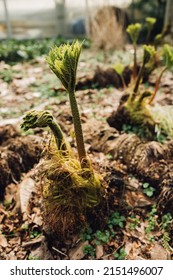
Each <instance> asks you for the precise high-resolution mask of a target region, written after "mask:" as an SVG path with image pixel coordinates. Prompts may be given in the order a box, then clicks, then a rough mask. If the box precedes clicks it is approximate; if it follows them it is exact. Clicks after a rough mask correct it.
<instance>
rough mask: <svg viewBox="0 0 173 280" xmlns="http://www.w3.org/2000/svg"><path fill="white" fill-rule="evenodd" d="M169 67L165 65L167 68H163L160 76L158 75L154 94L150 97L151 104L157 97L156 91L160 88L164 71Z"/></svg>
mask: <svg viewBox="0 0 173 280" xmlns="http://www.w3.org/2000/svg"><path fill="white" fill-rule="evenodd" d="M167 69H168V67H165V68H163V70H162V71H161V73H160V75H159V77H158V79H157V81H156V84H155V88H154V92H153V94H152V96H151V98H150V100H149V102H148V103H149V104H151V103H152V102H153V100H154V98H155V96H156V93H157V92H158V89H159V85H160V82H161V78H162V76H163V73H164V72H165V71H166V70H167Z"/></svg>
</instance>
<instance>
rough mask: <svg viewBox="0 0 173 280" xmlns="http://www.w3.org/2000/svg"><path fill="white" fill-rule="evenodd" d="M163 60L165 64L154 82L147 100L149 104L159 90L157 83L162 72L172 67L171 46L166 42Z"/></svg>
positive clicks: (158, 83)
mask: <svg viewBox="0 0 173 280" xmlns="http://www.w3.org/2000/svg"><path fill="white" fill-rule="evenodd" d="M162 54H163V62H164V64H165V66H164V67H163V69H162V70H161V72H160V75H159V77H158V78H157V80H156V84H155V88H154V92H153V94H152V96H151V98H150V100H149V104H151V103H152V102H153V100H154V98H155V96H156V94H157V92H158V90H159V85H160V82H161V79H162V76H163V74H164V72H165V71H166V70H168V69H170V70H172V69H173V47H171V46H169V45H168V44H165V45H164V46H163V51H162Z"/></svg>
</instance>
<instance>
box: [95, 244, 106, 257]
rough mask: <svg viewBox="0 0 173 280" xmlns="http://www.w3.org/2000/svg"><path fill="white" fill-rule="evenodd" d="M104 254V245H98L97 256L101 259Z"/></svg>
mask: <svg viewBox="0 0 173 280" xmlns="http://www.w3.org/2000/svg"><path fill="white" fill-rule="evenodd" d="M103 254H104V250H103V245H97V246H96V258H97V259H100V258H101V257H102V256H103Z"/></svg>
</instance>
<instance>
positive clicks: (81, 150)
mask: <svg viewBox="0 0 173 280" xmlns="http://www.w3.org/2000/svg"><path fill="white" fill-rule="evenodd" d="M69 97H70V106H71V111H72V116H73V123H74V130H75V136H76V143H77V150H78V155H79V160H80V163H81V166H82V167H83V165H84V166H85V167H86V158H87V157H86V151H85V145H84V138H83V132H82V125H81V120H80V115H79V109H78V105H77V102H76V97H75V93H74V91H73V92H69Z"/></svg>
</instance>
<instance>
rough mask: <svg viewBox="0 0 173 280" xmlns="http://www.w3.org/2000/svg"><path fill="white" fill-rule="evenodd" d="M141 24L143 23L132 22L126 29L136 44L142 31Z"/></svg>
mask: <svg viewBox="0 0 173 280" xmlns="http://www.w3.org/2000/svg"><path fill="white" fill-rule="evenodd" d="M141 26H142V25H141V24H140V23H135V24H130V25H129V26H128V27H127V29H126V31H127V32H128V33H129V35H130V38H131V40H132V42H133V43H134V44H136V42H137V40H138V38H139V32H140V29H141Z"/></svg>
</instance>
